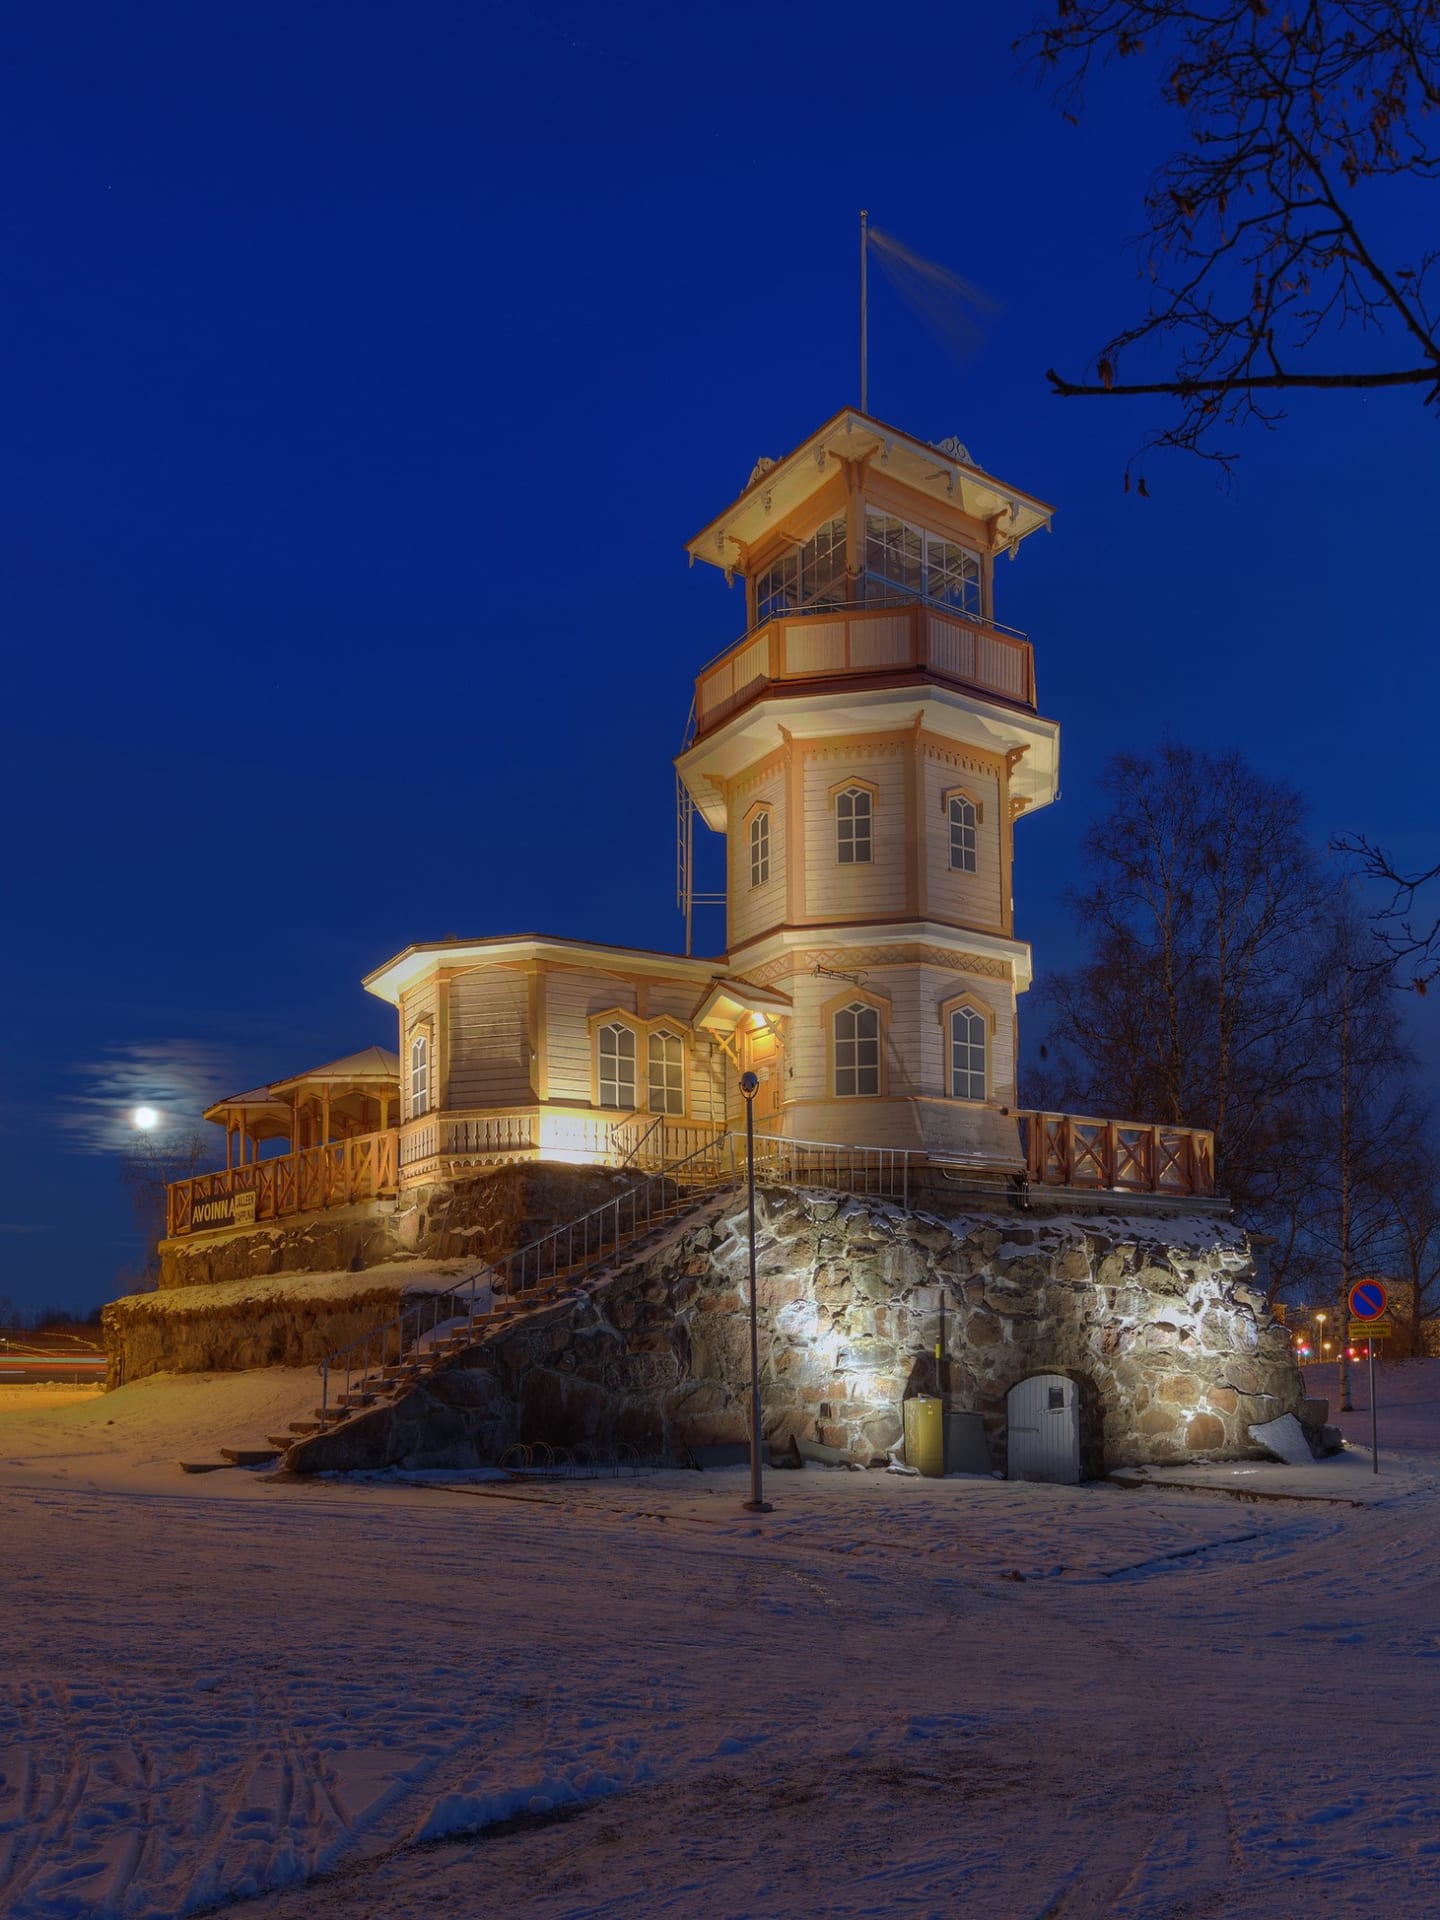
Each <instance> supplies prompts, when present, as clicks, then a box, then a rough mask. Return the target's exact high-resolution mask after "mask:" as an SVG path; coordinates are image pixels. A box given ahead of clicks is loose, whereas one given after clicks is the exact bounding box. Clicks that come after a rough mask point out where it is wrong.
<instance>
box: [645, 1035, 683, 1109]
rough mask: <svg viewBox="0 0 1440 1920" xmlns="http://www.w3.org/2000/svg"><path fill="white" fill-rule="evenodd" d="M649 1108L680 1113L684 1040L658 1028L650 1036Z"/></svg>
mask: <svg viewBox="0 0 1440 1920" xmlns="http://www.w3.org/2000/svg"><path fill="white" fill-rule="evenodd" d="M649 1105H650V1111H651V1113H684V1111H685V1043H684V1041H683V1040H682V1039H681V1038H680V1036H679V1034H678V1033H667V1032H666V1031H665V1029H664V1028H663V1027H662V1028H661V1029H660V1030H659V1031H658V1032H656V1033H652V1034H651V1036H650V1101H649Z"/></svg>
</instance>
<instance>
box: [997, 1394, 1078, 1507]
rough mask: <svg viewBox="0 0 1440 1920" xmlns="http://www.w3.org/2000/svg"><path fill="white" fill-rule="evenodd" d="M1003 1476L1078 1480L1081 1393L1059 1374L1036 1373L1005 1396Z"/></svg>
mask: <svg viewBox="0 0 1440 1920" xmlns="http://www.w3.org/2000/svg"><path fill="white" fill-rule="evenodd" d="M1005 1424H1006V1476H1007V1478H1009V1479H1011V1480H1053V1481H1055V1482H1056V1483H1057V1484H1058V1485H1059V1486H1062V1487H1073V1486H1077V1485H1078V1484H1079V1481H1080V1393H1079V1389H1078V1388H1077V1387H1076V1385H1075V1382H1074V1381H1073V1380H1067V1379H1066V1378H1065V1376H1064V1374H1063V1373H1037V1374H1033V1375H1032V1376H1031V1378H1030V1379H1028V1380H1022V1381H1020V1383H1019V1384H1018V1385H1017V1386H1013V1387H1012V1388H1011V1389H1010V1391H1009V1393H1008V1394H1006V1396H1005Z"/></svg>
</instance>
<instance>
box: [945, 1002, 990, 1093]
mask: <svg viewBox="0 0 1440 1920" xmlns="http://www.w3.org/2000/svg"><path fill="white" fill-rule="evenodd" d="M950 1091H951V1093H952V1094H953V1096H954V1097H955V1099H957V1100H983V1099H984V1098H985V1016H984V1014H982V1013H977V1012H976V1011H975V1009H974V1007H956V1009H955V1011H954V1012H953V1013H952V1014H951V1016H950Z"/></svg>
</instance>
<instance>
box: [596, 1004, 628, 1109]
mask: <svg viewBox="0 0 1440 1920" xmlns="http://www.w3.org/2000/svg"><path fill="white" fill-rule="evenodd" d="M600 1104H601V1106H602V1107H633V1106H634V1105H635V1035H634V1032H633V1031H632V1030H631V1029H630V1028H629V1027H627V1026H622V1025H621V1023H620V1022H619V1021H618V1020H616V1021H614V1022H612V1024H611V1025H610V1026H608V1027H602V1028H601V1029H600Z"/></svg>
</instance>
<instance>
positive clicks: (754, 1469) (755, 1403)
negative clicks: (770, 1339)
mask: <svg viewBox="0 0 1440 1920" xmlns="http://www.w3.org/2000/svg"><path fill="white" fill-rule="evenodd" d="M759 1091H760V1076H759V1074H758V1073H742V1074H741V1076H740V1092H741V1094H742V1096H743V1097H744V1101H745V1177H746V1190H747V1196H748V1201H749V1208H750V1498H749V1499H748V1500H747V1501H746V1502H745V1503H744V1505H745V1511H746V1512H747V1513H773V1512H774V1511H775V1509H774V1508H773V1507H772V1506H771V1505H770V1502H769V1501H768V1500H767V1499H766V1498H765V1489H764V1486H763V1484H762V1481H761V1470H760V1320H759V1315H758V1312H757V1310H756V1302H755V1096H756V1094H757V1093H758V1092H759Z"/></svg>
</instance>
